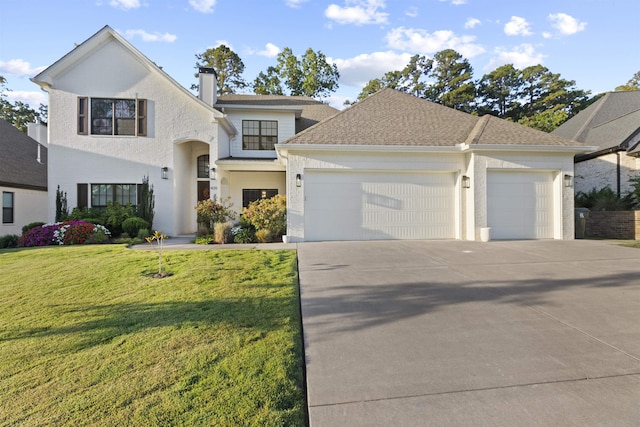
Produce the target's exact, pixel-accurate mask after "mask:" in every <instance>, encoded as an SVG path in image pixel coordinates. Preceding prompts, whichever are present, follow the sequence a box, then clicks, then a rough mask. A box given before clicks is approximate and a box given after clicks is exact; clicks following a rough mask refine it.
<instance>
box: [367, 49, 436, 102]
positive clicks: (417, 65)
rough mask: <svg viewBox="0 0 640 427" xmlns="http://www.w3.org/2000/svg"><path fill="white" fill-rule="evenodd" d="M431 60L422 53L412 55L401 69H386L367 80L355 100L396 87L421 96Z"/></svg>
mask: <svg viewBox="0 0 640 427" xmlns="http://www.w3.org/2000/svg"><path fill="white" fill-rule="evenodd" d="M432 67H433V61H432V60H431V59H428V58H426V57H425V56H424V55H413V56H412V57H411V59H410V60H409V63H408V64H407V65H406V66H405V67H404V68H403V69H402V70H395V71H388V72H387V73H385V75H384V76H383V77H382V78H378V79H373V80H369V82H368V83H367V84H366V85H365V87H364V88H362V90H361V91H360V94H359V95H358V98H357V100H358V101H362V100H363V99H365V98H366V97H367V96H369V95H372V94H374V93H376V92H377V91H379V90H380V89H383V88H391V89H396V90H399V91H402V92H405V93H410V94H412V95H414V96H417V97H420V98H423V97H424V95H425V91H426V89H427V80H426V78H427V76H428V75H429V72H430V71H431V68H432Z"/></svg>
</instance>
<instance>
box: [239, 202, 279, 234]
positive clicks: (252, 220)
mask: <svg viewBox="0 0 640 427" xmlns="http://www.w3.org/2000/svg"><path fill="white" fill-rule="evenodd" d="M242 216H243V218H244V220H245V221H247V222H248V223H249V224H251V225H252V226H253V227H254V228H255V229H256V230H258V232H256V238H257V239H258V242H259V241H260V238H259V237H258V233H260V232H261V231H262V230H269V234H270V238H271V239H277V238H279V237H280V236H282V235H283V234H286V233H287V199H286V197H284V196H281V195H279V194H277V195H275V196H273V197H272V198H270V199H262V200H258V201H255V202H251V203H250V204H249V206H248V207H246V208H244V209H243V211H242ZM262 235H264V232H263V233H262Z"/></svg>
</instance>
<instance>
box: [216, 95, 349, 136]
mask: <svg viewBox="0 0 640 427" xmlns="http://www.w3.org/2000/svg"><path fill="white" fill-rule="evenodd" d="M216 106H218V107H222V106H229V107H234V106H246V107H258V108H277V107H281V108H287V109H289V108H292V109H295V110H300V113H299V114H298V115H296V133H299V132H302V131H303V130H305V129H307V128H308V127H311V126H313V125H314V124H316V123H318V122H320V121H322V120H324V119H326V118H328V117H331V116H333V115H335V114H336V113H338V112H339V111H340V110H338V109H336V108H333V107H331V106H330V105H328V104H325V103H323V102H320V101H318V100H315V99H313V98H309V97H306V96H285V95H247V94H230V95H220V96H218V102H217V103H216Z"/></svg>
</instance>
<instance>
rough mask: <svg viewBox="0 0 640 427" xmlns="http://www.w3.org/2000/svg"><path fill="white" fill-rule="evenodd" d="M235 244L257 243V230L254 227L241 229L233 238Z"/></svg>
mask: <svg viewBox="0 0 640 427" xmlns="http://www.w3.org/2000/svg"><path fill="white" fill-rule="evenodd" d="M233 241H234V243H256V242H257V240H256V230H255V229H254V228H253V227H247V228H241V229H239V230H238V231H237V232H236V233H235V234H234V236H233Z"/></svg>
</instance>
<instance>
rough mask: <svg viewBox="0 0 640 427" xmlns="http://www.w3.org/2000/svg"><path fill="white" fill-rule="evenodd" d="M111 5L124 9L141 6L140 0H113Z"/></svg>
mask: <svg viewBox="0 0 640 427" xmlns="http://www.w3.org/2000/svg"><path fill="white" fill-rule="evenodd" d="M109 5H110V6H113V7H116V8H118V9H124V10H129V9H137V8H139V7H140V0H111V1H110V2H109Z"/></svg>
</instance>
